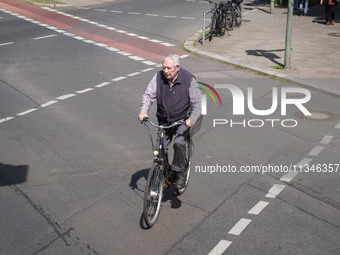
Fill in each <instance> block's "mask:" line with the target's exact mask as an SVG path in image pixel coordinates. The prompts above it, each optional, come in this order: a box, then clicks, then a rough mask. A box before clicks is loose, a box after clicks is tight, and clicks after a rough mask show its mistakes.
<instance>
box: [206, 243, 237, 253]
mask: <svg viewBox="0 0 340 255" xmlns="http://www.w3.org/2000/svg"><path fill="white" fill-rule="evenodd" d="M231 244H232V242H230V241H227V240H221V241H220V242H219V243H218V244H217V245H216V246H215V248H214V249H212V251H211V252H209V254H208V255H221V254H222V253H223V252H224V251H225V250H226V249H227V248H228V247H229V246H230V245H231Z"/></svg>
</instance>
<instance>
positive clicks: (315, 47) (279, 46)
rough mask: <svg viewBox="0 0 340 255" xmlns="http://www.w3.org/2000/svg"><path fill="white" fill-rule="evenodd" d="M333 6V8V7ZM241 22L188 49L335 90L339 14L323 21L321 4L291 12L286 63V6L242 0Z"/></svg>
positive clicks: (339, 69) (339, 87)
mask: <svg viewBox="0 0 340 255" xmlns="http://www.w3.org/2000/svg"><path fill="white" fill-rule="evenodd" d="M337 11H338V10H337ZM243 14H244V15H243V22H242V25H241V27H239V28H235V29H234V30H233V31H230V32H229V35H227V34H226V35H225V36H223V37H213V39H212V41H210V42H209V40H206V41H205V44H204V45H202V44H201V43H199V42H197V43H193V42H195V39H196V40H197V38H198V36H199V33H196V34H195V35H194V36H193V37H192V38H190V39H188V40H187V41H186V43H185V47H186V48H187V49H188V50H190V51H193V52H197V53H199V54H202V55H206V56H210V57H213V58H217V59H220V60H222V61H226V62H230V63H233V64H237V65H240V66H244V67H247V68H250V69H253V70H257V71H261V72H264V73H267V74H274V75H277V76H281V77H286V78H288V79H291V80H293V81H297V82H300V83H303V84H305V85H308V86H312V87H315V88H319V89H322V90H326V91H329V92H331V93H334V94H338V95H340V14H338V16H339V17H337V15H336V16H335V17H336V23H335V25H330V26H326V25H325V17H324V16H325V14H324V8H323V6H320V5H318V6H314V7H312V8H309V10H308V14H307V16H298V15H294V16H293V34H292V50H291V64H290V66H291V68H290V69H276V68H277V67H279V66H282V65H283V64H284V55H285V38H286V23H287V8H280V7H275V8H274V14H270V7H269V6H266V5H265V4H259V1H256V2H255V1H254V2H249V1H247V2H245V3H244V4H243Z"/></svg>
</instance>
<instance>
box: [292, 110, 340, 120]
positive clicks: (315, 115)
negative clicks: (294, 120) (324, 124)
mask: <svg viewBox="0 0 340 255" xmlns="http://www.w3.org/2000/svg"><path fill="white" fill-rule="evenodd" d="M310 113H311V114H312V115H304V114H303V113H302V112H295V113H294V116H295V117H298V118H299V119H305V120H317V121H332V120H337V119H339V117H338V116H337V115H336V114H334V113H331V112H323V111H310Z"/></svg>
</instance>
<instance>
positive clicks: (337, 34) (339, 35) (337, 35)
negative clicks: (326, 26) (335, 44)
mask: <svg viewBox="0 0 340 255" xmlns="http://www.w3.org/2000/svg"><path fill="white" fill-rule="evenodd" d="M327 35H329V36H335V37H340V33H329V34H327Z"/></svg>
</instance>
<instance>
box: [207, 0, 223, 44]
mask: <svg viewBox="0 0 340 255" xmlns="http://www.w3.org/2000/svg"><path fill="white" fill-rule="evenodd" d="M207 1H208V2H209V3H211V4H214V8H212V9H211V12H212V15H211V23H210V34H209V36H208V38H209V41H211V40H212V37H213V34H214V33H216V34H220V35H221V36H224V35H225V28H226V24H225V22H226V19H225V13H224V12H223V10H222V9H221V8H220V5H219V4H218V3H215V2H213V1H211V0H207Z"/></svg>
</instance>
